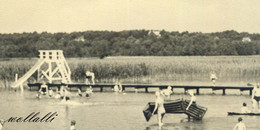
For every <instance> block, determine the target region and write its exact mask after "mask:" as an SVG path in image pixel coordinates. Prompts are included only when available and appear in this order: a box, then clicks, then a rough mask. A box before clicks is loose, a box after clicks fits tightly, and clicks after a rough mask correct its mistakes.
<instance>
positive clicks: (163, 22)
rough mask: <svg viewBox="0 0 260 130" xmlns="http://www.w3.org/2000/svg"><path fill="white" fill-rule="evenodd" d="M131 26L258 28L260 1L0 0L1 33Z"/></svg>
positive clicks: (218, 29)
mask: <svg viewBox="0 0 260 130" xmlns="http://www.w3.org/2000/svg"><path fill="white" fill-rule="evenodd" d="M135 29H146V30H162V29H164V30H166V31H180V32H183V31H189V32H221V31H225V30H235V31H238V32H249V33H260V1H259V0H0V33H21V32H34V31H37V32H44V31H47V32H52V33H55V32H75V31H76V32H78V31H88V30H108V31H122V30H135Z"/></svg>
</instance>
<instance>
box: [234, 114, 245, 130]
mask: <svg viewBox="0 0 260 130" xmlns="http://www.w3.org/2000/svg"><path fill="white" fill-rule="evenodd" d="M242 120H243V119H242V118H241V117H239V118H238V123H237V124H236V125H235V127H234V130H246V125H245V124H244V123H243V122H242Z"/></svg>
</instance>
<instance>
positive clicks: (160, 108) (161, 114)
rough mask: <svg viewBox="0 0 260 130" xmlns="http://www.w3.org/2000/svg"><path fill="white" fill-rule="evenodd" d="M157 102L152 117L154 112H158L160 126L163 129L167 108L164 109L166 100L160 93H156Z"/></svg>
mask: <svg viewBox="0 0 260 130" xmlns="http://www.w3.org/2000/svg"><path fill="white" fill-rule="evenodd" d="M155 96H156V100H155V107H154V110H153V113H152V115H154V112H155V111H156V110H157V120H158V124H159V126H160V127H161V126H162V125H163V122H162V120H163V117H164V115H165V108H164V105H163V104H164V99H163V97H162V96H161V94H160V92H158V91H156V92H155Z"/></svg>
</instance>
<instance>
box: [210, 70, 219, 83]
mask: <svg viewBox="0 0 260 130" xmlns="http://www.w3.org/2000/svg"><path fill="white" fill-rule="evenodd" d="M217 79H218V78H217V76H216V73H215V72H214V71H212V72H211V74H210V80H211V82H212V85H213V86H215V85H216V80H217Z"/></svg>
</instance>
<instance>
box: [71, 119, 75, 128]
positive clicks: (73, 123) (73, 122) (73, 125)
mask: <svg viewBox="0 0 260 130" xmlns="http://www.w3.org/2000/svg"><path fill="white" fill-rule="evenodd" d="M75 126H76V121H75V120H72V121H71V123H70V130H76V128H75Z"/></svg>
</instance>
